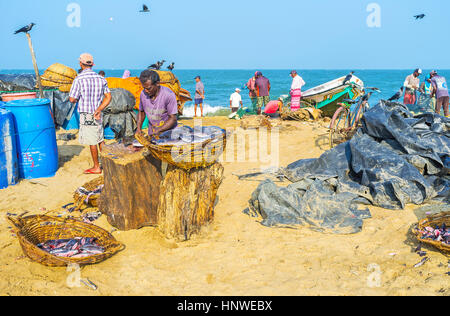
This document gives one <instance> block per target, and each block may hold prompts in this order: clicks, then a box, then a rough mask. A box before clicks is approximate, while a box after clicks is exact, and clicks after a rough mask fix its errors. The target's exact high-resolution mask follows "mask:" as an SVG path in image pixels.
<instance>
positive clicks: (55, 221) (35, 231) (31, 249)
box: [8, 215, 125, 267]
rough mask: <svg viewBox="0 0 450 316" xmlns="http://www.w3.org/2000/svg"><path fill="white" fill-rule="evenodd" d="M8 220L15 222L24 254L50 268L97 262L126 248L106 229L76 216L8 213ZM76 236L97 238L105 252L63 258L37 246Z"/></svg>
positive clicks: (15, 228) (15, 229)
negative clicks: (15, 215)
mask: <svg viewBox="0 0 450 316" xmlns="http://www.w3.org/2000/svg"><path fill="white" fill-rule="evenodd" d="M8 220H9V221H10V222H11V223H12V224H13V225H14V228H13V229H14V231H15V233H16V235H17V237H18V238H19V242H20V246H21V247H22V249H23V252H24V254H25V255H26V256H27V257H29V258H30V259H31V260H33V261H36V262H39V263H41V264H43V265H46V266H50V267H63V266H67V265H69V264H79V265H86V264H95V263H99V262H101V261H103V260H105V259H108V258H110V257H111V256H113V255H114V254H116V253H117V252H119V251H122V250H123V249H125V245H123V244H122V243H120V242H118V241H117V240H116V239H115V238H114V237H113V236H112V235H111V234H110V233H108V232H107V231H106V230H104V229H103V228H100V227H98V226H95V225H92V224H86V223H83V222H80V221H78V220H75V219H67V218H66V219H63V218H58V217H51V216H47V215H33V216H27V217H19V218H14V217H10V216H8ZM75 237H93V238H96V239H97V241H98V243H99V245H101V246H102V247H104V248H105V252H104V253H102V254H98V255H92V256H89V257H85V258H61V257H57V256H55V255H52V254H50V253H48V252H46V251H45V250H42V249H40V248H39V247H38V246H37V245H38V244H40V243H44V242H46V241H49V240H59V239H71V238H75Z"/></svg>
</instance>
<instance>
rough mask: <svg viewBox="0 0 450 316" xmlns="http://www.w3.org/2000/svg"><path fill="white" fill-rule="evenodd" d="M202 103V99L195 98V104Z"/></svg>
mask: <svg viewBox="0 0 450 316" xmlns="http://www.w3.org/2000/svg"><path fill="white" fill-rule="evenodd" d="M197 104H203V99H195V105H197Z"/></svg>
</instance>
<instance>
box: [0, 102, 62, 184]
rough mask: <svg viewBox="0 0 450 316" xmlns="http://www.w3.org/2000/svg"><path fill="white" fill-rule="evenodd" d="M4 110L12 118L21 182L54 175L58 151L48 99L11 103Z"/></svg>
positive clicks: (56, 168)
mask: <svg viewBox="0 0 450 316" xmlns="http://www.w3.org/2000/svg"><path fill="white" fill-rule="evenodd" d="M3 108H5V109H7V110H8V111H11V112H12V114H13V115H14V124H15V129H16V133H17V137H16V142H17V152H18V155H19V176H20V177H21V178H23V179H36V178H46V177H52V176H54V175H55V173H56V171H57V170H58V148H57V145H56V132H55V124H54V122H53V115H52V112H51V108H50V100H48V99H28V100H14V101H10V102H7V103H6V104H5V105H3Z"/></svg>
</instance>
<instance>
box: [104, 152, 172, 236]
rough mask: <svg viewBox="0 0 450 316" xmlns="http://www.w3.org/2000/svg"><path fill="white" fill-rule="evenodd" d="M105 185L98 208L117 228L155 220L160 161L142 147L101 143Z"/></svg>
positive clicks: (143, 224)
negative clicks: (132, 148) (130, 147)
mask: <svg viewBox="0 0 450 316" xmlns="http://www.w3.org/2000/svg"><path fill="white" fill-rule="evenodd" d="M101 159H102V166H103V172H104V178H105V186H104V187H103V191H102V194H101V196H100V203H99V210H100V211H101V212H102V213H103V214H105V215H106V216H107V218H108V222H109V223H110V224H111V225H112V226H114V227H116V228H117V229H120V230H132V229H139V228H142V227H144V226H152V225H156V224H157V223H158V217H157V216H158V215H157V214H158V204H159V193H160V185H161V181H162V180H163V176H162V171H161V161H159V160H157V159H155V158H153V156H152V155H151V154H150V153H149V152H148V151H146V150H142V151H139V152H134V151H133V150H131V149H128V148H126V147H125V146H123V145H119V144H114V145H110V146H106V145H105V146H103V151H102V153H101Z"/></svg>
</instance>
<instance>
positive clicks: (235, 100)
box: [230, 88, 243, 113]
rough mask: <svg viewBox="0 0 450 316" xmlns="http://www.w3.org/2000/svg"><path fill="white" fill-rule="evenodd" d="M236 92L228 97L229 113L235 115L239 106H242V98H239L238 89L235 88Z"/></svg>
mask: <svg viewBox="0 0 450 316" xmlns="http://www.w3.org/2000/svg"><path fill="white" fill-rule="evenodd" d="M235 91H236V92H234V93H233V94H232V95H231V96H230V108H231V113H235V112H237V111H238V110H239V106H241V107H242V106H243V104H242V97H241V94H240V92H241V90H240V89H239V88H236V90H235Z"/></svg>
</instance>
